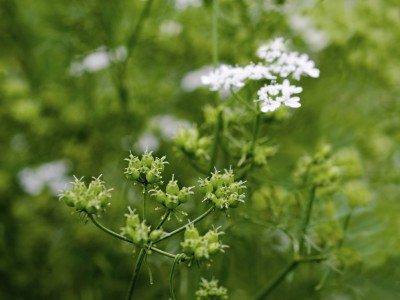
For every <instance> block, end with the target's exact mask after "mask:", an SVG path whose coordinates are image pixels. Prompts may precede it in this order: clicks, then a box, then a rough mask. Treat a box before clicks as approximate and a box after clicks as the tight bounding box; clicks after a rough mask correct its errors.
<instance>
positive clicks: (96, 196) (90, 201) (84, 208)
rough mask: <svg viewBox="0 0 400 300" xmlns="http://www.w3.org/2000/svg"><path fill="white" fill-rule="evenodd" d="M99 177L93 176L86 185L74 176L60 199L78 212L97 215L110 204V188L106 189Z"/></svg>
mask: <svg viewBox="0 0 400 300" xmlns="http://www.w3.org/2000/svg"><path fill="white" fill-rule="evenodd" d="M100 177H101V176H99V177H98V178H93V180H92V182H90V184H89V186H86V184H85V183H84V182H83V181H82V179H78V178H75V181H74V182H73V183H72V188H71V189H68V190H65V191H63V192H62V193H61V194H60V200H63V201H64V202H65V204H66V205H68V206H70V207H74V208H75V209H76V210H77V211H78V212H84V213H87V214H91V215H98V214H99V213H100V212H103V211H105V209H106V208H107V206H109V205H110V202H109V199H110V198H111V193H110V192H111V190H112V189H107V188H106V187H105V186H104V182H103V181H102V180H101V179H100Z"/></svg>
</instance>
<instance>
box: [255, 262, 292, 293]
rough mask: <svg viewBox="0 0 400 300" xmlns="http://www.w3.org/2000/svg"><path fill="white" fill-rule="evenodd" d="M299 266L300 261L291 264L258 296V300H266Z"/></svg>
mask: <svg viewBox="0 0 400 300" xmlns="http://www.w3.org/2000/svg"><path fill="white" fill-rule="evenodd" d="M298 265H299V262H298V261H293V262H291V263H290V264H289V265H288V266H287V267H286V268H285V269H284V270H283V271H282V273H280V274H279V275H278V276H277V277H276V278H275V279H274V280H273V281H272V282H271V283H270V284H269V285H268V286H267V287H266V288H265V289H264V290H262V291H261V292H260V293H259V294H258V296H257V297H256V300H263V299H266V298H267V297H268V296H269V295H270V294H271V293H272V291H274V290H275V289H276V288H277V287H278V286H279V285H280V284H281V282H282V281H283V280H285V278H286V276H288V275H289V274H290V272H292V271H293V270H294V269H296V268H297V266H298Z"/></svg>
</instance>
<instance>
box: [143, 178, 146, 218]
mask: <svg viewBox="0 0 400 300" xmlns="http://www.w3.org/2000/svg"><path fill="white" fill-rule="evenodd" d="M146 202H147V184H146V183H145V184H144V185H143V220H146Z"/></svg>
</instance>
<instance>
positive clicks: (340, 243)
mask: <svg viewBox="0 0 400 300" xmlns="http://www.w3.org/2000/svg"><path fill="white" fill-rule="evenodd" d="M352 215H353V209H352V210H350V212H349V213H348V214H347V216H346V218H345V219H344V223H343V237H342V238H341V239H340V241H339V244H338V248H339V249H340V248H341V247H342V246H343V243H344V239H345V233H346V231H347V229H348V228H349V225H350V219H351V217H352Z"/></svg>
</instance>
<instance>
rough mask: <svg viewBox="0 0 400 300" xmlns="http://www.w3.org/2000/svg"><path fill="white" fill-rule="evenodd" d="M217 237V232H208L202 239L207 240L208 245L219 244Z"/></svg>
mask: <svg viewBox="0 0 400 300" xmlns="http://www.w3.org/2000/svg"><path fill="white" fill-rule="evenodd" d="M218 236H219V234H218V232H217V231H215V230H210V231H208V232H207V233H206V234H205V235H204V239H205V240H207V241H208V243H218V242H219V238H218Z"/></svg>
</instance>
